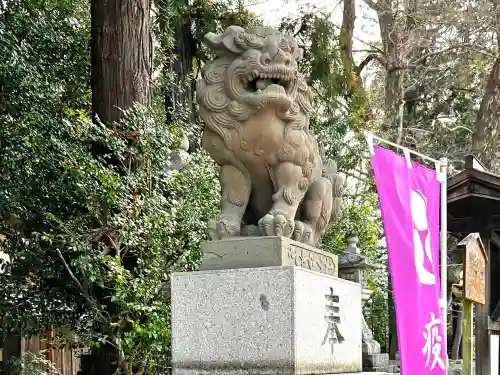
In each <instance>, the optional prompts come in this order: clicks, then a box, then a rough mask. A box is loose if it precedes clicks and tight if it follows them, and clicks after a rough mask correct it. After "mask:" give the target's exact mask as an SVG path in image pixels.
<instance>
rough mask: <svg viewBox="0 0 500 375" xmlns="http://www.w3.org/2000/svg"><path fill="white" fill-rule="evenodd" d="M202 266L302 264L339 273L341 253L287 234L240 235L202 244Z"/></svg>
mask: <svg viewBox="0 0 500 375" xmlns="http://www.w3.org/2000/svg"><path fill="white" fill-rule="evenodd" d="M201 251H202V253H203V261H202V264H201V267H200V270H202V271H204V270H222V269H238V268H258V267H273V266H299V267H303V268H306V269H309V270H312V271H317V272H321V273H324V274H327V275H331V276H338V257H337V255H335V254H331V253H327V252H325V251H321V250H319V249H316V248H315V247H313V246H309V245H306V244H303V243H301V242H297V241H294V240H291V239H289V238H286V237H236V238H228V239H224V240H219V241H209V242H205V243H203V244H202V245H201Z"/></svg>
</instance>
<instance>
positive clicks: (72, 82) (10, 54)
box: [0, 0, 91, 116]
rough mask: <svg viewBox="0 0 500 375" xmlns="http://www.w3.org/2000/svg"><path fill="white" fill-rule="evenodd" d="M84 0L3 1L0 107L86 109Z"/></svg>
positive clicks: (18, 112) (87, 58) (87, 64)
mask: <svg viewBox="0 0 500 375" xmlns="http://www.w3.org/2000/svg"><path fill="white" fill-rule="evenodd" d="M87 7H88V2H87V1H84V0H75V1H66V0H33V1H16V2H8V5H7V9H6V11H5V12H4V13H3V14H1V15H0V19H1V21H0V56H2V59H1V61H0V108H1V109H2V110H4V111H6V112H7V113H10V114H12V115H16V116H19V115H23V114H24V113H26V112H35V111H36V113H61V112H64V110H65V109H67V108H81V109H87V108H89V103H90V92H91V91H90V54H89V51H88V50H89V40H90V17H89V14H88V9H87Z"/></svg>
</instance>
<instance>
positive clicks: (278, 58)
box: [273, 49, 292, 65]
mask: <svg viewBox="0 0 500 375" xmlns="http://www.w3.org/2000/svg"><path fill="white" fill-rule="evenodd" d="M291 60H292V58H291V56H290V54H289V53H288V52H284V51H283V50H282V49H278V51H277V52H276V54H275V55H274V57H273V62H274V63H276V64H285V65H290V62H291Z"/></svg>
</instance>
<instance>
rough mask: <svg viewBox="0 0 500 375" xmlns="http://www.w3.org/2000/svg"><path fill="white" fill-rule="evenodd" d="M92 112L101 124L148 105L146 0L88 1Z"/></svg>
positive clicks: (148, 60) (149, 63)
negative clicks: (134, 106) (132, 109)
mask: <svg viewBox="0 0 500 375" xmlns="http://www.w3.org/2000/svg"><path fill="white" fill-rule="evenodd" d="M91 14H92V111H93V114H94V116H98V117H99V118H100V120H101V121H102V122H104V123H105V124H112V123H113V122H115V121H117V120H119V119H120V118H121V117H122V115H123V111H124V110H127V109H129V108H130V107H131V106H132V105H133V104H134V103H136V102H138V103H143V104H149V100H150V97H149V91H150V90H149V87H150V77H151V38H150V0H92V1H91Z"/></svg>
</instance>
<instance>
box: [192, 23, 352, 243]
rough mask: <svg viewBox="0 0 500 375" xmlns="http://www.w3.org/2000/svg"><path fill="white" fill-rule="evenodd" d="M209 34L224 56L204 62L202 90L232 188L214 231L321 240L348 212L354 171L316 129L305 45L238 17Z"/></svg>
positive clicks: (207, 136)
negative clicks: (334, 156) (348, 172)
mask: <svg viewBox="0 0 500 375" xmlns="http://www.w3.org/2000/svg"><path fill="white" fill-rule="evenodd" d="M205 42H206V44H207V45H208V47H209V48H210V50H211V51H212V52H213V53H214V55H215V56H216V57H215V59H214V60H213V61H211V62H210V63H209V64H208V65H206V66H205V67H203V69H202V78H201V79H200V80H198V82H197V84H196V100H197V102H198V104H199V106H200V108H199V110H200V116H201V118H202V119H203V121H204V123H205V128H204V132H203V147H204V148H205V149H206V150H207V151H208V152H209V154H210V155H211V157H212V158H213V159H214V160H215V161H216V162H217V163H218V164H219V165H220V167H221V169H220V176H219V178H220V184H221V189H222V195H221V202H220V206H221V212H220V215H219V217H218V218H217V219H216V220H213V221H212V222H211V223H210V224H209V225H208V232H209V235H210V238H211V239H212V240H218V239H224V238H227V237H237V236H285V237H289V238H292V239H294V240H297V241H300V242H303V243H306V244H310V245H315V244H317V243H318V241H319V239H320V237H321V236H322V234H323V233H324V232H325V230H326V229H327V227H328V225H329V224H330V223H332V222H334V221H336V220H337V219H338V218H339V216H340V211H341V207H342V198H341V196H342V191H343V189H344V179H343V177H342V176H341V175H339V174H338V173H337V166H336V164H335V162H333V161H331V160H327V161H326V162H325V163H323V160H322V156H321V154H322V152H321V153H320V148H319V147H318V143H317V142H316V139H315V138H314V136H313V135H312V134H311V132H310V130H309V113H310V112H311V110H312V104H311V101H312V93H311V90H310V89H309V87H308V86H307V83H306V81H305V79H304V77H303V76H302V75H301V74H300V73H299V70H298V65H297V63H298V62H299V61H300V60H301V58H302V53H303V50H302V49H301V48H299V47H298V45H297V41H296V40H295V39H294V38H293V37H291V36H287V35H284V34H282V33H281V32H279V31H277V30H274V29H271V28H266V27H255V28H251V29H247V30H245V29H243V28H241V27H238V26H230V27H228V28H227V29H226V30H225V32H223V33H222V34H214V33H208V34H206V35H205Z"/></svg>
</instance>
